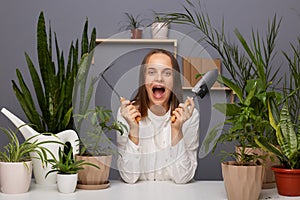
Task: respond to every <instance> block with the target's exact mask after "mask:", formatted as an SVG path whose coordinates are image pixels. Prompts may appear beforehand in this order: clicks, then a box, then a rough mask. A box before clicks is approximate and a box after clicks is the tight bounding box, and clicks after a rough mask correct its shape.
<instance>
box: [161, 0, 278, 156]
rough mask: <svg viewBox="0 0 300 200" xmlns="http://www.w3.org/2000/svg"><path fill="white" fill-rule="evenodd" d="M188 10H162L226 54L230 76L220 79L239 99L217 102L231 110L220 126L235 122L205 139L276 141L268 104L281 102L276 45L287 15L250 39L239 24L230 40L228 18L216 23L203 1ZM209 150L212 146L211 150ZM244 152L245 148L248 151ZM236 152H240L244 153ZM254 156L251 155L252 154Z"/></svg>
mask: <svg viewBox="0 0 300 200" xmlns="http://www.w3.org/2000/svg"><path fill="white" fill-rule="evenodd" d="M186 3H187V6H183V7H184V10H185V12H183V13H167V14H162V15H164V17H167V18H168V19H169V22H170V23H177V24H185V25H189V26H191V27H192V28H194V30H195V32H198V33H199V37H200V39H199V40H198V42H199V43H200V44H203V45H204V46H205V47H207V46H209V47H212V48H213V49H214V50H216V51H217V53H218V54H219V56H220V57H221V59H222V66H224V68H225V71H227V72H228V74H229V77H225V76H222V75H220V76H219V78H218V81H220V82H221V83H223V84H224V85H226V86H227V87H229V88H230V89H232V91H233V92H234V93H235V94H236V96H237V99H236V101H235V102H234V104H228V103H223V104H217V105H215V106H214V107H215V108H216V109H218V110H219V111H221V112H222V113H224V114H225V115H226V117H227V118H226V120H225V122H224V123H221V124H218V125H217V126H218V127H223V125H229V129H227V130H223V131H224V132H223V133H224V134H223V135H221V138H220V139H219V140H217V138H216V136H217V132H218V131H220V130H219V129H218V128H217V127H215V128H214V129H213V130H212V131H211V132H210V133H209V135H208V136H207V137H206V140H205V141H204V142H203V144H204V145H205V146H206V147H209V146H211V144H212V143H215V142H216V141H217V142H225V141H229V142H237V143H238V144H239V145H242V146H243V148H245V147H246V146H250V147H253V146H257V145H256V143H255V142H254V138H255V136H256V135H260V136H264V137H267V138H269V139H270V140H272V141H273V142H274V143H276V137H275V133H274V130H273V129H272V128H271V127H270V125H269V121H268V114H267V111H268V107H267V103H268V102H269V101H271V102H272V103H274V102H275V103H276V102H280V99H281V95H280V93H279V92H278V91H277V87H278V83H280V81H281V77H278V75H279V66H277V65H275V63H274V62H273V59H274V56H276V51H275V44H276V38H277V35H278V31H279V27H280V23H281V20H279V21H278V20H277V16H276V15H275V16H274V17H273V20H272V21H269V22H268V26H267V31H266V34H265V35H264V36H261V34H260V33H259V31H253V30H252V32H251V38H250V40H246V39H245V38H244V36H243V35H242V34H241V33H240V32H239V30H238V29H235V30H234V34H235V37H236V38H235V39H236V41H237V42H235V41H234V40H230V39H229V38H228V37H227V36H226V35H225V22H224V19H223V20H222V27H221V29H220V30H219V29H217V28H215V27H214V26H213V25H212V23H211V20H210V17H209V15H208V13H206V12H205V11H203V10H202V8H201V5H200V1H199V4H198V5H196V4H193V3H191V2H190V1H189V0H186ZM206 150H209V149H206ZM242 154H243V152H242ZM243 156H245V158H246V154H243V155H236V156H235V157H243ZM247 159H249V158H247Z"/></svg>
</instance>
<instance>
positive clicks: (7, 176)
mask: <svg viewBox="0 0 300 200" xmlns="http://www.w3.org/2000/svg"><path fill="white" fill-rule="evenodd" d="M31 175H32V161H27V162H0V177H1V182H0V185H1V192H3V193H6V194H21V193H26V192H28V190H29V187H30V183H31Z"/></svg>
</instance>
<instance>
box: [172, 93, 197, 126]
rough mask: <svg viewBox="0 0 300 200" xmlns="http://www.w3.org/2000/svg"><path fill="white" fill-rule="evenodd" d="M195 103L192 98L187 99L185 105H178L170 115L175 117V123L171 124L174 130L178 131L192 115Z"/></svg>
mask: <svg viewBox="0 0 300 200" xmlns="http://www.w3.org/2000/svg"><path fill="white" fill-rule="evenodd" d="M194 107H195V103H194V100H193V98H191V97H187V99H186V101H185V103H180V104H179V106H178V108H176V109H175V110H174V111H173V112H172V114H173V115H175V117H176V121H175V122H174V123H172V124H171V126H172V128H175V130H178V131H179V130H180V129H181V127H182V125H183V123H184V122H185V121H187V120H188V119H189V118H190V117H191V116H192V114H193V111H194Z"/></svg>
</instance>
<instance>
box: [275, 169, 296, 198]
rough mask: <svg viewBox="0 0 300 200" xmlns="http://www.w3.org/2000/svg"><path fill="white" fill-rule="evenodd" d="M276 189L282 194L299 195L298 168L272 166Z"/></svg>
mask: <svg viewBox="0 0 300 200" xmlns="http://www.w3.org/2000/svg"><path fill="white" fill-rule="evenodd" d="M272 170H273V171H274V173H275V179H276V185H277V191H278V193H279V194H280V195H283V196H300V169H284V168H283V167H281V166H274V167H272Z"/></svg>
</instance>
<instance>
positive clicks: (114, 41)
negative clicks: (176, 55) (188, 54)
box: [96, 38, 177, 47]
mask: <svg viewBox="0 0 300 200" xmlns="http://www.w3.org/2000/svg"><path fill="white" fill-rule="evenodd" d="M102 42H108V43H152V44H153V43H159V44H162V43H173V44H174V46H175V47H177V40H176V39H122V38H98V39H96V43H97V44H100V43H102Z"/></svg>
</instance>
